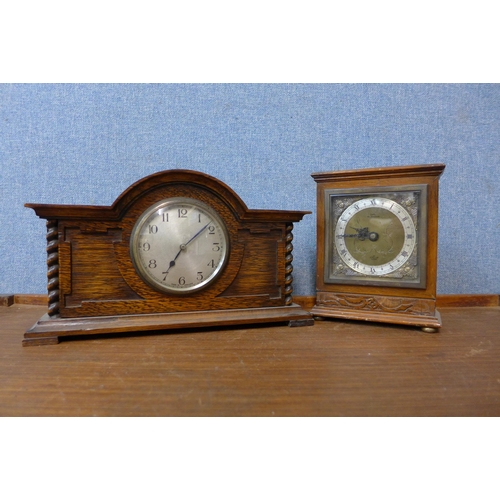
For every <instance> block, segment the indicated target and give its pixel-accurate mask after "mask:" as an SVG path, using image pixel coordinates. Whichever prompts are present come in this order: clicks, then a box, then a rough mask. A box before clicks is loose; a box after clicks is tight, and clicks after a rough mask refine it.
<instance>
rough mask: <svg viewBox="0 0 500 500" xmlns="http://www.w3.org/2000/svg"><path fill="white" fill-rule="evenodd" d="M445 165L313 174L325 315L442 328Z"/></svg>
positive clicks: (319, 308) (320, 307) (320, 303)
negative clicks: (439, 293)
mask: <svg viewBox="0 0 500 500" xmlns="http://www.w3.org/2000/svg"><path fill="white" fill-rule="evenodd" d="M444 168H445V166H444V165H442V164H431V165H413V166H402V167H382V168H370V169H360V170H348V171H337V172H324V173H315V174H312V177H313V178H314V180H315V181H316V183H317V274H316V285H317V293H316V305H315V307H314V308H313V309H312V311H311V312H312V314H313V315H314V316H318V317H332V318H346V319H353V320H364V321H379V322H387V323H398V324H404V325H415V326H419V327H421V328H422V329H423V330H424V331H428V332H434V331H437V330H438V329H439V328H440V326H441V318H440V315H439V312H438V311H437V310H436V274H437V250H438V248H437V236H438V187H439V177H440V175H441V174H442V173H443V170H444Z"/></svg>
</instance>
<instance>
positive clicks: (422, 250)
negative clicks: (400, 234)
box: [323, 184, 428, 289]
mask: <svg viewBox="0 0 500 500" xmlns="http://www.w3.org/2000/svg"><path fill="white" fill-rule="evenodd" d="M409 192H417V193H418V201H417V203H418V207H417V213H416V215H414V214H410V215H411V217H412V220H413V224H414V226H415V229H416V232H417V241H416V242H415V246H414V249H413V253H412V255H411V256H410V258H409V259H408V260H411V261H412V264H414V267H415V271H416V277H406V278H405V277H404V276H401V271H400V272H397V271H399V270H396V272H394V273H390V274H387V275H377V276H370V275H367V274H363V273H359V272H356V271H354V270H352V269H349V270H348V271H346V272H347V274H340V275H335V273H334V272H333V268H334V266H335V261H336V260H337V261H342V260H343V259H342V258H341V256H340V254H339V253H338V248H337V245H336V241H335V228H336V225H337V221H338V219H339V217H340V216H341V215H342V214H343V213H344V212H345V210H347V209H348V208H349V206H351V205H352V204H353V203H355V202H356V201H359V200H361V199H365V198H375V197H383V198H388V199H394V201H396V202H397V203H399V204H400V205H402V206H403V204H402V203H400V201H399V200H398V198H400V197H401V196H404V195H405V194H406V195H407V194H408V193H409ZM427 196H428V192H427V184H410V185H408V184H405V185H392V186H381V187H373V186H369V187H359V188H335V189H325V191H324V220H325V241H324V263H325V264H324V275H323V281H324V283H325V284H333V285H337V284H339V285H367V286H384V287H391V288H416V289H425V288H426V286H427V279H426V277H427V215H428V214H427ZM341 198H342V199H343V198H347V199H350V203H349V205H347V206H346V207H344V208H343V209H342V210H337V211H336V210H335V201H336V200H339V199H341ZM403 208H405V207H404V206H403ZM405 210H406V208H405Z"/></svg>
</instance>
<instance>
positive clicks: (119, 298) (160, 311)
mask: <svg viewBox="0 0 500 500" xmlns="http://www.w3.org/2000/svg"><path fill="white" fill-rule="evenodd" d="M25 206H26V207H28V208H32V209H33V210H34V211H35V213H36V214H37V215H38V216H39V217H41V218H43V219H46V220H47V265H48V274H47V276H48V294H49V299H48V300H49V306H48V313H47V314H46V315H44V316H43V317H42V318H41V319H40V320H39V321H38V322H37V323H36V324H35V325H34V326H33V327H32V328H31V329H30V330H28V331H27V332H26V333H25V335H24V341H23V344H24V345H40V344H54V343H57V342H59V338H60V337H64V336H73V335H90V334H103V333H106V334H109V333H123V332H138V331H161V330H172V329H180V328H193V327H212V326H219V325H238V324H253V323H272V322H288V323H289V324H290V325H291V326H294V325H299V324H300V325H304V324H312V323H313V321H312V317H311V315H310V314H309V313H307V312H306V311H304V310H303V309H302V308H301V307H299V306H298V305H296V304H294V303H293V301H292V291H293V288H292V270H293V267H292V249H293V246H292V239H293V236H292V229H293V223H294V222H298V221H300V220H301V219H302V217H303V216H304V215H306V214H308V213H310V212H299V211H283V210H250V209H248V208H247V206H246V205H245V203H244V202H243V201H242V200H241V199H240V197H239V196H238V195H237V194H236V193H235V192H234V191H233V190H232V189H231V188H229V187H228V186H227V185H226V184H224V183H222V182H221V181H219V180H217V179H216V178H214V177H211V176H209V175H206V174H203V173H200V172H195V171H190V170H166V171H163V172H159V173H156V174H153V175H150V176H148V177H145V178H144V179H141V180H140V181H138V182H136V183H135V184H133V185H132V186H130V187H129V188H128V189H127V190H126V191H124V192H123V193H122V194H121V195H120V196H119V197H118V199H117V200H116V201H115V202H114V203H113V205H111V206H75V205H47V204H32V203H29V204H26V205H25Z"/></svg>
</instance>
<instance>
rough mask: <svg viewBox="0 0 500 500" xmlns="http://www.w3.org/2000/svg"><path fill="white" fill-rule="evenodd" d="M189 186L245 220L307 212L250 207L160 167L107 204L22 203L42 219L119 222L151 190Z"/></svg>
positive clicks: (208, 180) (212, 182)
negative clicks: (204, 192)
mask: <svg viewBox="0 0 500 500" xmlns="http://www.w3.org/2000/svg"><path fill="white" fill-rule="evenodd" d="M181 185H182V186H185V187H188V188H189V187H192V188H195V189H201V190H204V191H206V192H209V193H211V194H212V195H215V196H216V197H217V198H219V199H220V200H222V201H223V202H224V203H225V204H226V205H227V206H228V207H229V209H230V210H231V212H232V213H233V214H234V216H235V217H236V218H237V219H239V220H242V221H246V222H258V221H263V220H266V221H272V222H298V221H300V220H302V217H303V216H304V215H306V214H310V213H311V212H309V211H307V212H303V211H294V210H252V209H249V208H248V207H247V205H246V204H245V202H244V201H243V200H242V199H241V198H240V197H239V196H238V195H237V194H236V193H235V192H234V191H233V190H232V189H231V188H230V187H229V186H228V185H227V184H225V183H224V182H222V181H220V180H218V179H216V178H215V177H212V176H210V175H208V174H205V173H202V172H197V171H194V170H182V169H173V170H163V171H161V172H156V173H154V174H151V175H148V176H147V177H144V178H142V179H140V180H138V181H137V182H135V183H134V184H132V185H131V186H130V187H129V188H127V189H126V190H125V191H123V193H121V194H120V195H119V196H118V198H117V199H116V200H115V201H114V202H113V204H112V205H110V206H104V205H101V206H99V205H57V204H39V203H26V204H25V207H27V208H31V209H33V210H34V211H35V213H36V215H38V217H41V218H43V219H58V220H68V219H71V220H93V221H97V220H108V221H119V220H121V219H122V218H123V217H124V215H125V214H126V213H127V211H128V210H129V208H130V207H131V206H133V205H134V204H135V203H136V202H137V201H138V200H140V199H142V198H143V197H146V196H148V195H149V194H150V193H151V192H152V191H160V190H161V189H162V188H167V187H172V188H175V186H181Z"/></svg>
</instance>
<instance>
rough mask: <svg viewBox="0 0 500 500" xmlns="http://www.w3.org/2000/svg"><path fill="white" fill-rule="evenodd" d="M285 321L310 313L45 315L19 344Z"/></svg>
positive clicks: (304, 321)
mask: <svg viewBox="0 0 500 500" xmlns="http://www.w3.org/2000/svg"><path fill="white" fill-rule="evenodd" d="M285 322H288V324H289V326H309V325H312V324H314V320H313V318H312V316H311V314H309V313H308V312H306V311H304V310H303V309H302V308H301V307H300V306H298V305H297V304H292V305H290V306H282V307H263V308H251V309H225V310H221V311H195V312H189V313H168V314H141V315H124V316H102V317H85V318H51V317H49V316H48V315H47V314H45V315H44V316H42V317H41V318H40V320H39V321H38V322H37V323H36V324H35V325H33V327H32V328H30V329H29V330H28V331H27V332H26V333H25V334H24V340H23V345H24V346H33V345H46V344H57V343H59V339H60V337H68V336H80V335H83V336H85V335H96V334H115V333H116V334H122V333H129V332H149V331H157V332H160V331H162V330H177V329H183V328H205V327H214V326H231V325H245V324H249V325H251V324H262V323H285Z"/></svg>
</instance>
